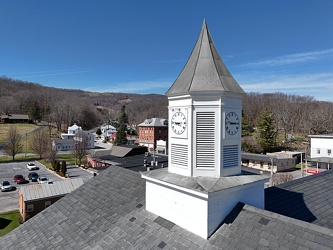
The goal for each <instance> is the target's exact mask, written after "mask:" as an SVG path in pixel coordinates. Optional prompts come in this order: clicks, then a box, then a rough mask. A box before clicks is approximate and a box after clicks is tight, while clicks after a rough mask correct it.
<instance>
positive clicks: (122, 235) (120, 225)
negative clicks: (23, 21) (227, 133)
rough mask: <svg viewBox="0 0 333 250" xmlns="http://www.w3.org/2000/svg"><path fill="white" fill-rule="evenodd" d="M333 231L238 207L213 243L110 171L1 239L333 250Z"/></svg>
mask: <svg viewBox="0 0 333 250" xmlns="http://www.w3.org/2000/svg"><path fill="white" fill-rule="evenodd" d="M332 245H333V231H332V230H331V229H327V228H323V227H320V226H316V225H313V224H310V223H307V222H302V221H298V220H295V219H291V218H288V217H285V216H282V215H279V214H276V213H273V212H269V211H264V210H262V209H258V208H254V207H252V206H248V205H244V204H238V205H237V206H236V207H235V209H234V210H233V211H232V212H231V213H230V214H229V216H228V217H227V218H226V220H225V221H224V223H222V225H221V227H220V228H219V229H218V230H217V231H216V232H215V233H214V234H213V236H212V237H211V238H209V239H208V240H206V239H202V238H200V237H198V236H196V235H194V234H193V233H190V232H188V231H187V230H185V229H182V228H181V227H179V226H177V225H175V224H174V223H172V222H170V221H168V220H165V219H163V218H161V217H159V216H156V215H154V214H152V213H150V212H147V211H146V210H145V181H144V180H143V179H142V178H140V174H139V173H137V172H134V171H130V170H127V169H124V168H120V167H112V166H111V167H109V168H108V169H106V170H104V171H103V172H102V173H101V174H99V175H97V176H96V177H94V178H93V179H91V180H90V181H88V182H86V183H85V184H83V185H82V186H81V187H79V188H78V189H76V190H75V191H73V192H72V193H70V194H68V195H67V196H65V197H64V198H62V199H61V200H59V201H57V202H56V203H55V204H53V205H51V206H50V207H48V208H47V209H45V210H44V211H42V212H41V213H39V214H38V215H36V216H35V217H33V218H31V219H30V220H28V221H27V222H25V223H24V224H23V225H21V226H19V227H18V228H16V229H15V230H13V231H12V232H10V233H9V234H7V235H5V236H3V237H2V238H0V249H23V248H24V249H80V250H81V249H297V248H298V249H330V247H331V246H332Z"/></svg>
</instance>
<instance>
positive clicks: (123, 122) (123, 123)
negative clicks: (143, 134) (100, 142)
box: [113, 106, 128, 145]
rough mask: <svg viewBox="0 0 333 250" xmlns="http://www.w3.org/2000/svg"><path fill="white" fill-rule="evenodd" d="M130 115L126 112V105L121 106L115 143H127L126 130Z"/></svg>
mask: <svg viewBox="0 0 333 250" xmlns="http://www.w3.org/2000/svg"><path fill="white" fill-rule="evenodd" d="M127 123H128V117H127V114H126V112H125V106H122V107H121V111H120V116H119V127H118V130H117V134H116V139H115V140H114V142H113V143H114V145H124V144H126V143H127V138H126V132H127Z"/></svg>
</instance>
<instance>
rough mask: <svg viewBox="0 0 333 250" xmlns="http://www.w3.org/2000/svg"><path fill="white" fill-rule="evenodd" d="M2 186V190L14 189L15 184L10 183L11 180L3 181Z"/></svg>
mask: <svg viewBox="0 0 333 250" xmlns="http://www.w3.org/2000/svg"><path fill="white" fill-rule="evenodd" d="M0 188H1V192H4V191H12V190H13V186H12V185H11V184H10V183H9V181H3V182H2V184H1V187H0Z"/></svg>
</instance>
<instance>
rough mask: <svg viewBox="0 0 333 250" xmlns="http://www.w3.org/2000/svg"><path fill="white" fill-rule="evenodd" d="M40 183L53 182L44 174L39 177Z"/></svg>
mask: <svg viewBox="0 0 333 250" xmlns="http://www.w3.org/2000/svg"><path fill="white" fill-rule="evenodd" d="M38 183H39V184H51V183H52V181H50V180H49V179H47V178H46V177H44V176H40V177H39V178H38Z"/></svg>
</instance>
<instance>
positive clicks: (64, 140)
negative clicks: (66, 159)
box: [53, 138, 75, 144]
mask: <svg viewBox="0 0 333 250" xmlns="http://www.w3.org/2000/svg"><path fill="white" fill-rule="evenodd" d="M53 141H54V142H55V143H60V144H66V143H74V142H75V140H74V139H61V138H57V139H53Z"/></svg>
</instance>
